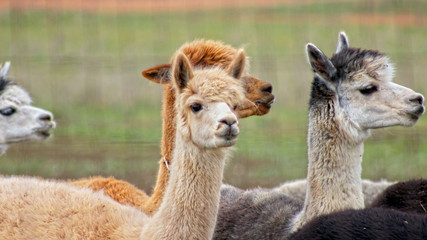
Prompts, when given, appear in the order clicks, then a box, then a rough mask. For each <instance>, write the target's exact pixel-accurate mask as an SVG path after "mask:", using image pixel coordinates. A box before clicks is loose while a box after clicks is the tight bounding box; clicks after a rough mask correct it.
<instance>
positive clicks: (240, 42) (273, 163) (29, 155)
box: [0, 0, 427, 189]
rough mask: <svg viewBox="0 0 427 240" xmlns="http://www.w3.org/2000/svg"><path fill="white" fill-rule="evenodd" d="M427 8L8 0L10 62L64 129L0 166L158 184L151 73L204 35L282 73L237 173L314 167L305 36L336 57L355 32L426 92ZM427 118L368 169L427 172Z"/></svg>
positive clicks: (255, 68) (274, 177) (261, 0)
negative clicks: (309, 161)
mask: <svg viewBox="0 0 427 240" xmlns="http://www.w3.org/2000/svg"><path fill="white" fill-rule="evenodd" d="M426 12H427V3H425V2H424V1H412V0H411V1H403V0H400V1H399V0H393V1H389V0H375V1H371V0H366V1H333V0H330V1H328V0H324V1H310V0H305V1H296V0H295V1H291V0H268V1H266V0H253V1H243V0H241V1H225V0H224V1H200V0H198V1H196V0H180V1H154V0H145V1H136V0H120V1H119V0H103V1H101V0H86V1H83V0H80V1H75V0H73V1H67V0H62V1H42V0H32V1H30V0H28V1H24V0H0V36H2V37H1V40H0V42H1V45H0V46H1V47H0V60H2V61H4V60H11V61H12V68H11V71H10V77H11V78H12V79H13V80H14V81H16V82H17V83H18V84H20V85H21V86H23V87H24V88H25V89H27V90H28V91H29V92H30V93H31V95H32V96H33V98H34V100H35V105H38V106H41V107H43V108H45V109H49V110H51V111H52V112H53V113H54V114H55V117H56V120H57V121H58V128H57V129H56V130H55V137H54V138H53V139H51V140H50V141H49V142H47V143H43V144H42V143H27V144H20V145H17V146H14V147H12V148H11V149H10V151H9V153H8V154H7V155H6V156H4V157H3V159H2V164H1V165H0V170H2V171H3V172H4V173H8V174H30V175H41V176H44V177H55V178H75V177H84V176H88V175H100V174H102V175H114V176H116V177H118V178H124V179H126V180H129V181H132V182H133V183H135V184H137V185H138V186H140V187H142V188H144V189H149V188H150V186H151V184H152V183H153V181H154V179H155V177H154V176H155V172H156V169H157V160H158V159H159V158H160V154H159V148H158V143H159V139H160V134H161V118H160V107H161V104H160V103H161V94H162V88H161V86H158V85H156V84H154V83H151V82H149V81H147V80H146V79H144V78H143V77H142V76H141V71H142V70H144V69H147V68H149V67H152V66H155V65H158V64H164V63H168V62H169V60H170V57H171V56H172V54H173V53H174V52H175V50H176V49H178V48H179V46H181V45H182V44H183V43H185V42H188V41H192V40H194V39H199V38H204V39H214V40H221V41H223V42H225V43H227V44H230V45H232V46H234V47H245V48H246V50H247V53H248V55H249V56H250V57H251V73H252V75H254V76H256V77H258V78H261V79H263V80H265V81H268V82H270V83H272V84H273V93H274V94H275V95H276V97H277V100H276V102H275V104H274V106H273V109H272V110H271V113H269V114H268V115H267V116H264V117H255V118H251V119H247V120H244V121H242V128H243V130H245V128H246V131H247V132H250V133H248V134H247V135H244V132H243V131H242V137H241V139H240V140H241V141H240V140H239V141H240V142H239V144H238V146H237V148H238V150H237V151H236V153H235V158H236V159H237V160H236V161H233V162H232V163H230V167H229V169H228V170H227V171H228V172H227V173H226V180H227V181H229V182H231V183H234V184H236V185H239V186H241V187H249V186H254V185H262V186H273V185H276V184H278V183H280V182H283V181H285V180H290V179H295V178H303V177H304V175H305V166H306V147H305V145H306V143H305V135H306V130H305V129H306V121H307V120H306V111H307V105H308V98H309V86H310V82H311V79H312V73H311V71H310V69H309V67H308V64H307V63H306V59H305V53H304V45H305V44H306V43H307V42H313V43H314V44H316V45H317V46H318V47H319V48H320V49H322V50H323V51H324V52H325V53H327V55H331V54H332V53H333V51H334V49H335V45H336V39H337V35H338V32H339V31H342V30H344V31H346V33H347V35H348V36H349V38H350V45H351V46H354V47H361V48H368V49H377V50H379V51H382V52H385V53H387V54H388V55H389V56H390V57H391V60H392V62H394V63H395V64H396V69H397V72H396V77H395V81H396V82H397V83H399V84H402V85H405V86H407V87H410V88H413V89H414V90H416V91H418V92H421V93H425V92H426V89H427V82H426V81H425V80H424V79H425V76H426V75H427V69H426V68H425V66H426V65H427V45H426V44H425V42H426V39H427V15H426V14H425V13H426ZM245 125H246V126H245ZM426 126H427V121H426V120H424V119H423V118H421V120H420V122H419V123H418V124H417V126H416V127H415V128H411V129H406V128H405V129H403V128H396V129H391V130H388V129H387V130H384V131H378V132H376V133H375V134H374V137H373V138H372V140H371V141H370V142H369V144H367V146H366V153H365V160H364V161H365V162H364V164H365V166H364V169H366V170H364V176H365V177H369V178H372V179H380V178H389V179H392V180H393V179H406V178H409V177H419V176H423V174H424V172H425V170H426V169H427V163H426V161H425V160H424V159H425V157H426V156H427V141H426V140H425V134H426V133H427V129H426ZM265 133H269V134H265ZM137 143H138V144H137ZM112 149H113V150H112ZM408 158H411V159H412V160H411V163H412V164H411V165H409V164H405V163H404V162H403V160H404V159H408ZM408 165H409V166H408ZM76 166H79V167H76ZM136 166H137V167H136ZM255 169H256V170H255ZM142 172H143V173H142ZM236 172H238V173H239V174H237V176H238V177H236Z"/></svg>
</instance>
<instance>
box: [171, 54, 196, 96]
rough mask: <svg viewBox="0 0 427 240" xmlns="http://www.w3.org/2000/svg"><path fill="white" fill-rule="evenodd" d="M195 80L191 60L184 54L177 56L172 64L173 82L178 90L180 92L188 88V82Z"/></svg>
mask: <svg viewBox="0 0 427 240" xmlns="http://www.w3.org/2000/svg"><path fill="white" fill-rule="evenodd" d="M192 78H193V68H192V67H191V63H190V60H188V58H187V57H186V56H185V54H184V53H182V52H180V53H178V54H177V55H176V57H175V60H174V61H173V64H172V81H173V84H174V85H175V87H176V89H178V90H179V91H180V92H181V91H182V90H183V89H184V88H186V87H187V84H188V82H189V81H190V80H191V79H192Z"/></svg>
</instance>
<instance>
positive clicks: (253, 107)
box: [142, 40, 274, 118]
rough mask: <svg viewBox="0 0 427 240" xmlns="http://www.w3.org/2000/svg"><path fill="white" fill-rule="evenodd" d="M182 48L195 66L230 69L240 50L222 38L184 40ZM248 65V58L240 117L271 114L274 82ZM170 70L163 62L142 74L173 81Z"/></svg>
mask: <svg viewBox="0 0 427 240" xmlns="http://www.w3.org/2000/svg"><path fill="white" fill-rule="evenodd" d="M178 52H182V53H184V54H185V55H186V56H187V58H188V59H189V60H190V62H191V63H192V65H193V66H194V67H195V68H206V67H212V66H217V67H221V68H223V69H226V68H227V67H228V66H229V65H230V63H231V61H232V60H233V59H234V58H235V56H236V54H237V53H238V50H236V49H235V48H233V47H231V46H229V45H225V44H224V43H222V42H218V41H212V40H195V41H193V42H190V43H187V44H184V45H183V46H182V47H181V48H180V49H179V50H178ZM172 59H174V57H172ZM248 69H249V62H248V61H246V63H245V72H244V73H243V77H242V80H243V85H244V88H245V90H246V93H245V94H246V99H247V101H244V102H241V103H240V104H239V105H238V106H237V109H236V113H237V115H238V116H239V118H245V117H249V116H252V115H264V114H267V113H268V112H269V111H270V108H271V104H272V103H273V102H274V95H273V94H272V90H273V88H272V86H271V84H270V83H267V82H265V81H263V80H260V79H258V78H255V77H252V76H250V75H248V74H247V71H248ZM170 72H171V64H163V65H159V66H155V67H152V68H149V69H147V70H145V71H143V72H142V75H143V76H144V77H145V78H147V79H148V80H150V81H153V82H155V83H160V84H167V83H170V81H171V79H170Z"/></svg>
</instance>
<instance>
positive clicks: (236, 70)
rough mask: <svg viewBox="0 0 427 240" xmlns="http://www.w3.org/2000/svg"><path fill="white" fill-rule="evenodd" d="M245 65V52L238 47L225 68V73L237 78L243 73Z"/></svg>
mask: <svg viewBox="0 0 427 240" xmlns="http://www.w3.org/2000/svg"><path fill="white" fill-rule="evenodd" d="M245 65H246V53H245V50H243V49H239V50H238V51H237V54H236V57H234V59H233V61H231V63H230V65H229V66H228V68H227V73H228V74H229V75H230V76H232V77H234V78H237V79H240V78H241V77H242V75H243V71H244V70H245Z"/></svg>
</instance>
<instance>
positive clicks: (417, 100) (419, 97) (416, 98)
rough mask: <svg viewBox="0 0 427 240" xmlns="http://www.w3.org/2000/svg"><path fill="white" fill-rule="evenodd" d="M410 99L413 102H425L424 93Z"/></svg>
mask: <svg viewBox="0 0 427 240" xmlns="http://www.w3.org/2000/svg"><path fill="white" fill-rule="evenodd" d="M409 101H410V102H412V103H418V104H421V105H422V104H423V102H424V98H423V96H422V95H416V96H414V97H413V98H411V99H410V100H409Z"/></svg>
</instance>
